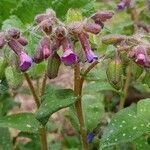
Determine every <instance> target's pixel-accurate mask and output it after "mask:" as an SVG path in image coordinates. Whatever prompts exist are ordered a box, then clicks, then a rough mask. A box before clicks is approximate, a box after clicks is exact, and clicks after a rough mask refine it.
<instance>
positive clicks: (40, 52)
mask: <svg viewBox="0 0 150 150" xmlns="http://www.w3.org/2000/svg"><path fill="white" fill-rule="evenodd" d="M51 54H52V50H51V47H50V40H49V38H48V37H43V38H42V40H41V41H40V42H39V45H38V47H37V51H36V54H35V55H34V57H33V61H34V62H35V63H40V62H41V61H42V60H44V59H47V58H48V57H49V56H50V55H51Z"/></svg>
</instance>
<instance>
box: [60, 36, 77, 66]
mask: <svg viewBox="0 0 150 150" xmlns="http://www.w3.org/2000/svg"><path fill="white" fill-rule="evenodd" d="M61 44H62V47H63V50H64V53H63V56H62V57H61V61H62V62H63V63H64V64H65V65H72V64H75V63H76V62H77V55H76V54H75V53H74V52H73V47H72V44H71V42H70V40H69V39H68V38H67V37H65V38H64V39H63V40H62V42H61Z"/></svg>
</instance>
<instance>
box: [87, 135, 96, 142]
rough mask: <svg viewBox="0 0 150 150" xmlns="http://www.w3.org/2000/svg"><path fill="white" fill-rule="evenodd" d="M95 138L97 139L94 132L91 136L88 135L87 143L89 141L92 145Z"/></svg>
mask: <svg viewBox="0 0 150 150" xmlns="http://www.w3.org/2000/svg"><path fill="white" fill-rule="evenodd" d="M94 137H95V135H94V134H93V132H91V133H89V134H88V135H87V141H88V142H89V143H91V142H92V141H93V140H94Z"/></svg>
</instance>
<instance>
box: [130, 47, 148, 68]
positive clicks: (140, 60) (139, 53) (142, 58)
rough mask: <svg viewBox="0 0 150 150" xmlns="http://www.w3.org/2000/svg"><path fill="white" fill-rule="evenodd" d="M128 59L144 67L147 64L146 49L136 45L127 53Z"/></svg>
mask: <svg viewBox="0 0 150 150" xmlns="http://www.w3.org/2000/svg"><path fill="white" fill-rule="evenodd" d="M129 57H130V58H132V59H134V61H135V62H136V63H137V64H139V65H142V66H145V64H146V62H147V54H146V49H145V47H144V46H143V45H138V46H136V47H134V48H133V49H132V51H131V52H130V53H129Z"/></svg>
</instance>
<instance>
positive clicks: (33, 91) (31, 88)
mask: <svg viewBox="0 0 150 150" xmlns="http://www.w3.org/2000/svg"><path fill="white" fill-rule="evenodd" d="M24 76H25V79H26V81H27V83H28V86H29V88H30V90H31V92H32V95H33V98H34V100H35V103H36V105H37V107H39V106H40V99H39V97H38V96H37V94H36V92H35V89H34V86H33V84H32V81H31V79H30V77H29V75H28V74H27V73H24Z"/></svg>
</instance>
